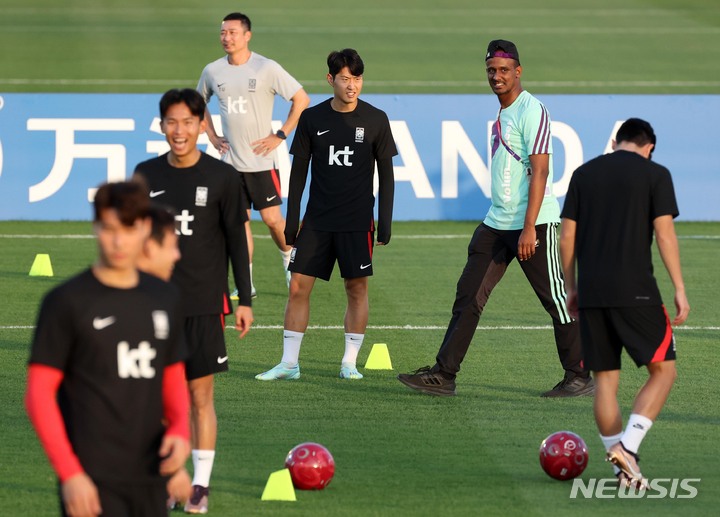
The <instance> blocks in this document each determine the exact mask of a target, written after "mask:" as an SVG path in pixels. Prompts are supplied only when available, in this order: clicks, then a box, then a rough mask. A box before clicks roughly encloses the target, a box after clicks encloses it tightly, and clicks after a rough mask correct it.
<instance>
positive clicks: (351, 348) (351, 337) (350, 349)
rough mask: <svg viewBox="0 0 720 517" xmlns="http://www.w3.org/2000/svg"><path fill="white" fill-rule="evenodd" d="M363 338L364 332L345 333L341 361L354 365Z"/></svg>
mask: <svg viewBox="0 0 720 517" xmlns="http://www.w3.org/2000/svg"><path fill="white" fill-rule="evenodd" d="M363 339H365V334H352V333H350V332H346V333H345V355H344V356H343V358H342V361H341V362H342V363H350V364H351V365H353V366H355V363H356V362H357V356H358V353H359V352H360V347H362V344H363Z"/></svg>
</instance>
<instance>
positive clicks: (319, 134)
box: [317, 129, 330, 136]
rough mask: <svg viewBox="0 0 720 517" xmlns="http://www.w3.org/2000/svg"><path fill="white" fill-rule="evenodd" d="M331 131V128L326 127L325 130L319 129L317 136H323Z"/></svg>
mask: <svg viewBox="0 0 720 517" xmlns="http://www.w3.org/2000/svg"><path fill="white" fill-rule="evenodd" d="M329 132H330V130H329V129H326V130H325V131H318V132H317V136H323V135H324V134H325V133H329Z"/></svg>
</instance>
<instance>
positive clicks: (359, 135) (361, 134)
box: [355, 127, 365, 144]
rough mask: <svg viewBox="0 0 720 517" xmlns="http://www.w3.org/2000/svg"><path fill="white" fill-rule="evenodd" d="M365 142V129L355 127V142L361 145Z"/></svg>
mask: <svg viewBox="0 0 720 517" xmlns="http://www.w3.org/2000/svg"><path fill="white" fill-rule="evenodd" d="M364 140H365V128H364V127H356V128H355V141H356V142H358V143H360V144H362V143H363V141H364Z"/></svg>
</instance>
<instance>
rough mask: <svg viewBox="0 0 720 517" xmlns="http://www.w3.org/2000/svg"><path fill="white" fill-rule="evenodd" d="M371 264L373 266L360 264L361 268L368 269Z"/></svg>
mask: <svg viewBox="0 0 720 517" xmlns="http://www.w3.org/2000/svg"><path fill="white" fill-rule="evenodd" d="M370 266H372V264H360V269H367V268H369V267H370Z"/></svg>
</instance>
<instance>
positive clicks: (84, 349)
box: [26, 182, 190, 517]
mask: <svg viewBox="0 0 720 517" xmlns="http://www.w3.org/2000/svg"><path fill="white" fill-rule="evenodd" d="M148 205H149V201H148V192H147V190H146V188H145V186H144V185H142V184H141V183H140V182H121V183H111V184H105V185H102V186H101V187H100V188H99V189H98V191H97V194H96V196H95V201H94V209H95V217H94V223H93V228H94V231H95V235H96V237H97V242H98V258H97V261H96V262H95V264H94V265H93V266H92V267H91V268H90V269H88V270H86V271H84V272H82V273H80V274H79V275H77V276H75V277H73V278H71V279H70V280H68V281H67V282H65V283H63V284H61V285H60V286H58V287H56V288H55V289H53V290H52V291H50V293H48V294H47V295H46V296H45V298H44V300H43V302H42V306H41V308H40V313H39V316H38V322H37V327H36V331H35V336H34V338H33V344H32V351H31V354H30V366H29V368H28V389H27V395H26V406H27V410H28V414H29V416H30V420H31V421H32V423H33V426H34V428H35V430H36V432H37V434H38V437H39V438H40V441H41V443H42V445H43V448H44V449H45V452H46V453H47V455H48V457H49V459H50V462H51V464H52V466H53V468H54V470H55V472H56V474H57V476H58V479H59V484H60V495H61V506H62V512H63V514H64V515H70V516H95V515H100V514H102V515H107V516H127V515H137V516H147V517H154V516H157V515H162V514H163V513H164V512H165V502H166V501H165V500H166V482H167V479H166V478H165V477H164V476H170V475H172V474H174V473H176V472H178V471H179V470H180V469H181V468H182V467H183V465H184V464H185V461H186V459H187V457H188V454H189V449H190V446H189V443H188V439H189V435H190V430H189V426H188V396H187V390H186V389H185V374H184V371H185V368H184V364H183V361H184V359H185V358H186V355H187V348H186V346H185V340H184V334H183V329H182V323H183V317H182V311H181V307H180V296H179V293H178V290H177V288H176V287H174V286H172V285H169V284H167V283H166V282H163V281H162V280H160V279H158V278H156V277H154V276H151V275H148V274H145V273H142V272H139V271H138V270H137V268H136V261H137V258H138V256H139V255H140V253H141V250H142V246H143V244H144V241H145V240H146V238H147V236H148V234H149V226H150V223H149V221H148V219H147V210H148ZM163 419H164V420H165V421H166V423H167V425H166V426H164V425H163ZM173 495H175V496H177V497H182V496H183V494H178V493H177V492H174V493H173Z"/></svg>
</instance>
